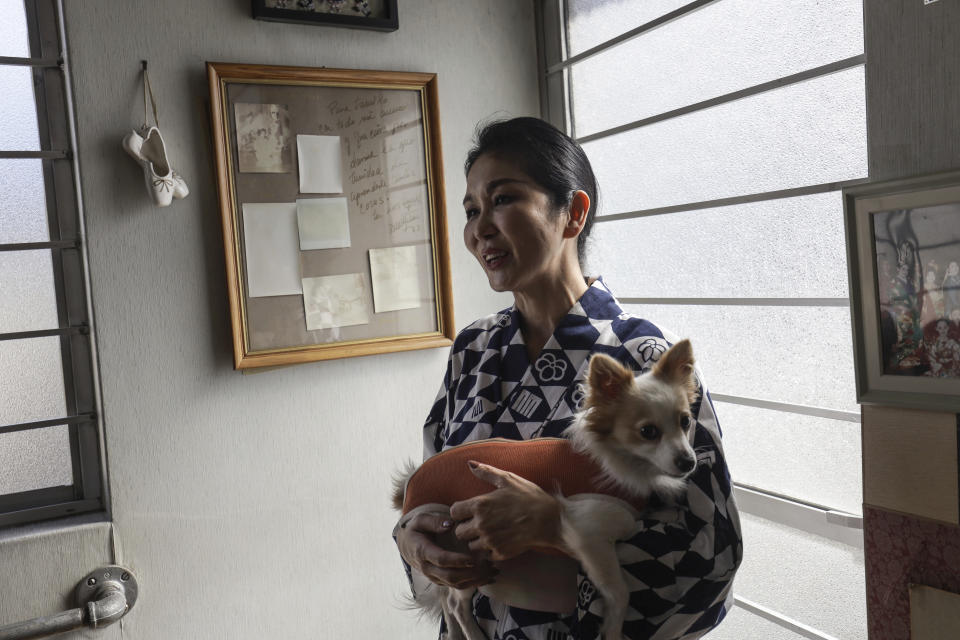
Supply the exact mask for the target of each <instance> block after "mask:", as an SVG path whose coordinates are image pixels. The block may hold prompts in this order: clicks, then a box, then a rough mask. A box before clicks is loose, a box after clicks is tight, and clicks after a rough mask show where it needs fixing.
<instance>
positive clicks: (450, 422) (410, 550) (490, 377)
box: [395, 118, 742, 640]
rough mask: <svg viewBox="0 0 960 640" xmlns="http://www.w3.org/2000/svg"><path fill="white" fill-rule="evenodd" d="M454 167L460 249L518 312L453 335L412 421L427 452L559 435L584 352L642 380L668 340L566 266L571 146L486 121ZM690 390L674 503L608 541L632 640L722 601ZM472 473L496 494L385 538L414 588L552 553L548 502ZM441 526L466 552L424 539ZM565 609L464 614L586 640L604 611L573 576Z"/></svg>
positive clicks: (726, 523)
mask: <svg viewBox="0 0 960 640" xmlns="http://www.w3.org/2000/svg"><path fill="white" fill-rule="evenodd" d="M465 168H466V174H467V191H466V196H465V197H464V199H463V203H464V209H465V212H466V224H465V226H464V232H463V235H464V242H465V244H466V246H467V249H468V250H469V251H470V252H471V253H472V254H473V255H474V256H475V257H476V258H477V260H478V261H479V262H480V265H481V267H482V268H483V269H484V272H485V273H486V275H487V279H488V280H489V283H490V286H491V287H492V288H493V289H494V290H496V291H510V292H512V293H513V296H514V301H515V304H514V305H513V307H511V308H510V309H506V310H504V311H502V312H500V313H497V314H494V315H491V316H488V317H486V318H483V319H481V320H478V321H477V322H474V323H473V324H471V325H470V326H468V327H467V328H466V329H464V330H463V331H461V332H460V334H459V335H458V336H457V339H456V341H455V342H454V346H453V348H452V350H451V354H450V360H449V363H448V367H447V373H446V376H445V378H444V383H443V387H442V388H441V391H440V394H439V396H438V397H437V401H436V403H435V404H434V406H433V409H432V411H431V412H430V416H429V417H428V419H427V423H426V425H425V427H424V457H425V458H427V457H430V456H431V455H433V454H435V453H437V452H439V451H441V450H443V449H446V448H449V447H452V446H455V445H458V444H461V443H464V442H467V441H472V440H479V439H484V438H491V437H502V438H511V439H516V440H520V439H528V438H536V437H541V436H553V437H556V436H560V435H561V434H562V433H563V431H564V429H566V427H567V426H568V425H569V424H570V420H571V417H572V416H573V414H574V413H575V412H576V411H577V410H578V408H579V406H580V402H581V401H582V399H583V388H582V386H581V384H580V382H581V381H582V380H583V376H584V374H585V372H586V366H587V361H588V360H589V356H590V355H591V354H593V353H598V352H603V353H607V354H608V355H611V356H613V357H615V358H617V359H618V360H620V361H621V362H623V363H625V364H627V365H629V366H631V367H632V368H634V369H635V370H636V371H638V372H639V371H642V370H646V369H648V368H649V367H650V366H651V365H652V364H653V362H655V361H656V359H657V358H658V357H659V355H660V354H661V353H663V352H664V351H665V349H666V348H667V347H668V345H669V344H670V343H672V342H673V340H669V341H668V339H667V338H665V336H664V334H663V333H662V332H661V330H660V329H658V328H657V327H656V326H654V325H653V324H651V323H650V322H648V321H646V320H642V319H640V318H635V317H633V316H630V315H628V314H626V313H624V312H623V310H622V309H621V308H620V306H619V305H618V304H617V301H616V300H615V299H614V298H613V296H612V295H611V293H610V292H609V291H608V290H607V288H606V287H605V286H604V285H603V283H602V281H600V280H599V279H591V280H587V279H585V278H584V276H583V273H582V271H581V267H580V261H579V260H580V259H582V257H583V253H584V245H585V242H586V238H587V236H588V234H589V232H590V228H591V226H592V224H593V220H594V214H595V211H596V208H597V187H596V180H595V178H594V175H593V170H592V169H591V167H590V163H589V161H588V160H587V158H586V155H585V154H584V152H583V150H582V149H581V148H580V147H579V145H577V144H576V143H575V142H574V141H572V140H571V139H570V138H568V137H567V136H566V135H564V134H563V133H561V132H560V131H558V130H557V129H555V128H554V127H552V126H551V125H549V124H547V123H546V122H543V121H541V120H538V119H535V118H517V119H514V120H508V121H504V122H496V123H493V124H491V125H488V126H487V127H485V128H484V129H483V130H482V131H481V132H480V133H479V134H478V136H477V144H476V146H475V147H474V149H473V150H472V151H471V152H470V153H469V155H468V157H467V161H466V167H465ZM701 391H702V393H701V394H700V397H701V398H702V399H703V400H702V401H698V402H697V403H696V404H695V405H694V406H693V407H692V408H691V409H692V413H693V415H694V416H696V417H697V427H696V431H695V442H694V446H695V448H696V451H697V453H698V466H697V469H696V471H695V472H694V474H693V475H692V476H691V478H690V481H689V490H688V493H687V496H685V497H684V498H683V499H681V501H680V504H679V506H677V507H667V506H666V505H663V504H657V503H655V502H653V503H651V504H650V505H649V508H648V509H647V511H646V512H645V513H644V517H643V518H642V519H641V520H639V521H638V522H637V526H636V531H635V534H634V535H633V537H631V538H630V539H629V540H627V541H623V542H621V543H620V544H619V545H618V555H619V556H620V559H621V565H622V568H623V569H624V571H625V572H626V573H627V574H628V579H627V582H628V585H629V587H630V589H631V596H630V610H629V612H628V615H627V622H626V623H625V625H624V635H625V636H626V637H628V638H631V639H634V640H637V639H640V638H656V639H661V638H663V639H666V638H671V639H672V638H684V639H688V638H696V637H699V636H700V635H702V634H703V633H706V632H707V631H709V630H710V629H712V628H713V627H714V626H715V625H716V624H717V623H719V621H720V620H721V619H722V618H723V617H724V615H725V614H726V611H727V610H728V608H729V606H730V604H731V602H732V592H731V590H730V585H731V583H732V580H733V575H734V573H735V571H736V568H737V566H738V565H739V562H740V557H741V553H742V546H741V540H740V524H739V519H738V516H737V512H736V507H735V505H734V503H733V498H732V496H731V487H730V478H729V474H728V473H727V469H726V463H725V459H724V456H723V450H722V447H721V444H720V431H719V427H718V425H717V421H716V417H715V415H714V413H713V407H712V404H711V403H710V401H709V399H708V397H707V395H706V390H705V389H701ZM478 475H481V476H482V477H483V478H484V479H486V480H488V481H489V482H490V483H491V484H492V485H493V486H495V487H497V488H496V489H495V490H493V491H491V492H490V493H488V494H485V495H483V496H479V497H476V498H472V499H470V500H465V501H462V502H457V503H455V504H454V505H453V506H452V507H451V518H449V519H443V518H440V517H435V516H430V515H421V516H417V517H416V518H414V519H412V520H411V521H410V522H408V523H407V525H406V526H405V527H404V528H402V529H400V528H398V529H397V530H395V535H396V537H397V544H398V546H399V549H400V553H401V555H402V556H403V558H404V560H405V563H406V567H407V570H408V575H409V576H410V577H411V578H413V577H414V576H417V577H418V578H421V577H423V576H425V577H426V578H427V579H429V580H430V581H432V582H435V583H438V584H444V585H448V586H454V587H457V588H473V587H478V586H480V585H484V584H487V583H490V582H492V581H494V580H495V575H496V568H495V567H494V564H493V562H492V561H500V560H503V559H509V558H513V557H515V556H517V555H519V554H521V553H523V552H525V551H527V550H529V549H531V548H543V547H553V546H557V545H558V540H557V535H558V523H559V518H560V506H559V504H558V503H557V501H556V499H555V498H553V496H551V495H549V494H548V493H546V492H544V491H542V490H541V489H540V488H538V487H537V486H536V485H533V484H531V483H529V482H527V481H525V480H523V479H521V478H518V477H516V476H514V475H512V474H509V473H506V472H503V471H500V470H497V469H494V468H492V467H485V468H484V469H481V470H480V473H479V474H478ZM450 530H453V531H454V533H455V534H456V536H457V537H458V538H459V539H460V540H461V541H464V542H467V543H468V544H469V547H470V549H471V550H472V551H473V552H474V555H467V554H462V553H454V552H450V551H446V550H444V549H442V548H440V547H439V546H437V545H436V544H435V539H436V536H438V535H440V534H443V533H447V532H449V531H450ZM414 584H415V582H414ZM415 590H416V589H415ZM571 600H572V598H571ZM576 600H577V605H576V608H575V610H570V611H567V612H564V613H545V612H541V611H530V610H525V609H519V608H516V607H511V606H507V605H505V604H503V603H499V602H496V601H493V600H491V599H490V598H488V597H487V596H485V595H483V594H481V593H479V592H478V593H477V594H476V595H475V596H474V614H475V616H476V618H477V622H478V623H479V624H480V626H481V628H482V629H483V630H484V631H485V633H486V634H487V636H488V637H489V638H490V639H491V640H495V639H497V638H503V639H508V638H517V639H519V638H527V639H530V640H556V639H559V638H568V637H571V636H572V637H573V638H578V639H583V640H587V639H590V640H592V639H593V638H595V637H597V634H598V629H599V625H600V624H601V622H602V617H601V616H602V611H603V606H602V601H601V600H600V598H599V597H597V594H596V590H595V589H594V587H593V585H591V584H590V582H589V579H588V578H586V576H585V575H583V573H582V572H581V574H580V575H579V576H578V593H577V598H576Z"/></svg>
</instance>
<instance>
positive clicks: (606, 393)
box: [587, 353, 633, 405]
mask: <svg viewBox="0 0 960 640" xmlns="http://www.w3.org/2000/svg"><path fill="white" fill-rule="evenodd" d="M587 381H588V382H589V384H590V398H589V404H590V405H596V404H597V403H598V402H603V401H609V400H615V399H616V398H618V397H619V396H620V394H621V393H623V392H624V390H626V389H627V388H628V387H629V386H630V385H631V384H632V383H633V371H631V370H630V369H628V368H627V367H625V366H623V365H622V364H620V363H619V362H617V361H616V360H614V359H613V358H611V357H610V356H608V355H606V354H603V353H597V354H594V356H593V357H592V358H590V371H589V372H588V373H587Z"/></svg>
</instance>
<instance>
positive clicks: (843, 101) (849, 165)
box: [574, 67, 867, 214]
mask: <svg viewBox="0 0 960 640" xmlns="http://www.w3.org/2000/svg"><path fill="white" fill-rule="evenodd" d="M574 91H576V88H575V89H574ZM583 148H584V150H585V151H586V153H587V155H588V156H589V157H590V161H591V162H592V164H593V168H594V171H595V173H596V175H597V180H598V181H599V184H600V192H601V194H602V195H601V213H608V214H610V213H620V212H625V211H636V210H640V209H650V208H655V207H662V206H668V205H678V204H684V203H689V202H698V201H704V200H713V199H717V198H725V197H731V196H738V195H744V194H750V193H760V192H764V191H776V190H780V189H787V188H790V187H800V186H804V185H811V184H821V183H826V182H834V181H843V180H850V179H854V178H862V177H864V176H866V174H867V144H866V111H865V106H864V78H863V67H856V68H853V69H848V70H846V71H842V72H838V73H834V74H830V75H828V76H823V77H820V78H816V79H814V80H809V81H806V82H801V83H797V84H794V85H790V86H788V87H783V88H781V89H777V90H774V91H768V92H765V93H761V94H758V95H755V96H751V97H750V98H744V99H743V100H737V101H734V102H730V103H726V104H722V105H718V106H716V107H712V108H710V109H704V110H702V111H698V112H696V113H691V114H688V115H685V116H681V117H677V118H672V119H670V120H666V121H664V122H659V123H656V124H653V125H650V126H647V127H641V128H639V129H633V130H631V131H627V132H624V133H621V134H618V135H614V136H609V137H605V138H602V139H600V140H595V141H593V142H588V143H586V144H584V145H583Z"/></svg>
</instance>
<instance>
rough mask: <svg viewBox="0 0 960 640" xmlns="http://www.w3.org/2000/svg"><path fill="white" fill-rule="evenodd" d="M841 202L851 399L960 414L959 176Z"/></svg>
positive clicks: (880, 188)
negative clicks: (851, 350)
mask: <svg viewBox="0 0 960 640" xmlns="http://www.w3.org/2000/svg"><path fill="white" fill-rule="evenodd" d="M843 200H844V218H845V224H846V234H847V264H848V269H849V272H850V301H851V316H852V323H853V342H854V351H855V353H854V357H855V363H856V380H857V399H858V401H860V402H867V403H876V404H886V405H899V406H904V407H913V408H920V409H930V410H941V411H953V412H960V171H958V172H951V173H944V174H936V175H930V176H923V177H919V178H910V179H900V180H889V181H884V182H874V183H868V184H861V185H857V186H854V187H851V188H848V189H844V192H843Z"/></svg>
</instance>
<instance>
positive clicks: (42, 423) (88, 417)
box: [0, 413, 97, 434]
mask: <svg viewBox="0 0 960 640" xmlns="http://www.w3.org/2000/svg"><path fill="white" fill-rule="evenodd" d="M96 419H97V414H95V413H81V414H79V415H75V416H67V417H65V418H53V419H51V420H37V421H35V422H21V423H20V424H8V425H4V426H0V434H2V433H14V432H16V431H30V430H32V429H43V428H45V427H59V426H60V425H62V424H83V423H85V422H94V421H95V420H96Z"/></svg>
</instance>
